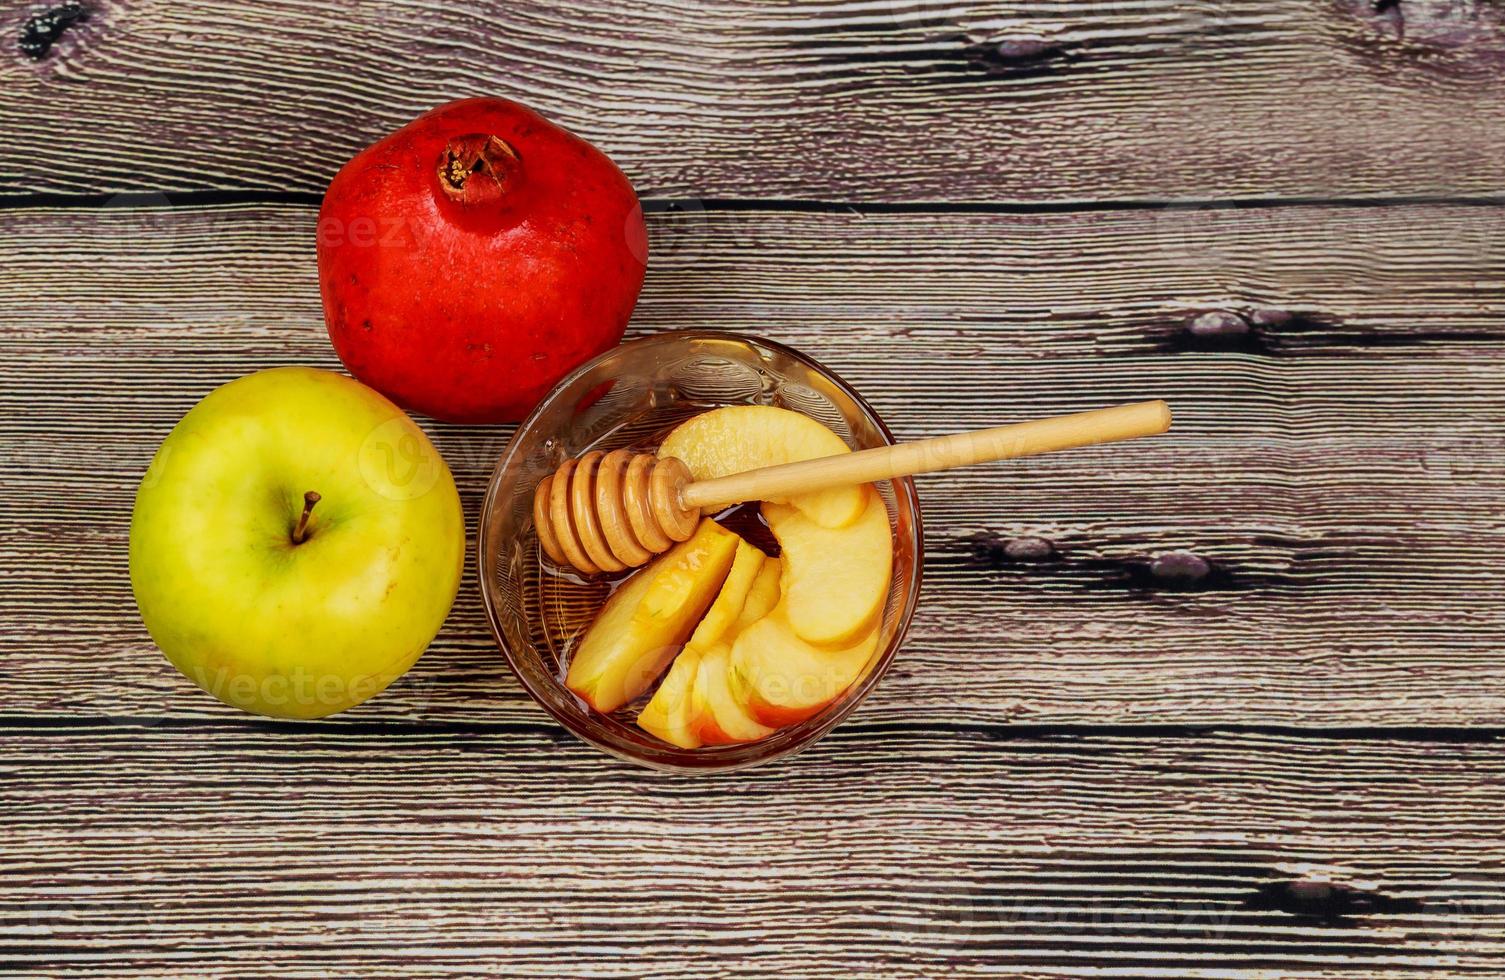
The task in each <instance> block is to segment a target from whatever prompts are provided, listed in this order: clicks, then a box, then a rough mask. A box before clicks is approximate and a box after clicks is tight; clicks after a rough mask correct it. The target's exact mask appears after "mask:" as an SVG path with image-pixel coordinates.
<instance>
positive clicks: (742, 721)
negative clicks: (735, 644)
mask: <svg viewBox="0 0 1505 980" xmlns="http://www.w3.org/2000/svg"><path fill="white" fill-rule="evenodd" d="M731 656H732V648H731V646H729V645H728V644H726V643H717V644H716V645H715V646H713V647H711V648H710V649H709V650H706V651H705V653H704V655H702V656H701V657H700V660H699V663H698V665H697V666H698V671H697V673H696V677H695V692H694V695H693V697H692V701H693V704H694V707H693V708H692V709H691V714H692V715H693V716H694V719H695V722H694V723H695V726H696V733H697V734H698V735H699V736H700V739H701V741H702V742H703V743H704V744H706V745H730V744H733V743H736V742H756V741H757V740H758V739H760V738H767V737H768V736H769V735H772V734H773V733H774V729H773V728H771V727H769V726H767V725H763V724H759V722H758V720H757V719H756V718H754V717H753V716H752V714H751V712H749V711H748V709H747V707H746V705H744V704H743V703H742V702H741V701H739V700H738V699H737V698H736V696H735V695H734V694H733V690H732V664H731Z"/></svg>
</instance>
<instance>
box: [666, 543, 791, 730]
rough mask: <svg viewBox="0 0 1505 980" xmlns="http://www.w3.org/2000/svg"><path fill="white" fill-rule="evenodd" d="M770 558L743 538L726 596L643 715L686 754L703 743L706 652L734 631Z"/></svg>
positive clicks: (697, 630)
mask: <svg viewBox="0 0 1505 980" xmlns="http://www.w3.org/2000/svg"><path fill="white" fill-rule="evenodd" d="M727 533H731V532H727ZM764 557H765V556H764V554H763V552H761V551H759V550H758V548H757V546H755V545H752V544H749V543H748V542H747V541H744V540H742V539H741V538H740V537H739V538H737V547H736V551H735V553H734V554H733V556H732V567H731V570H730V571H728V572H727V573H726V580H725V581H724V582H722V583H721V591H719V592H717V593H716V600H715V601H714V602H712V603H711V607H710V608H709V609H707V610H706V613H705V616H704V618H702V619H701V620H700V625H698V626H696V627H695V632H694V633H692V634H691V635H690V642H688V643H686V644H685V648H684V650H683V651H681V652H680V654H679V656H678V657H676V658H675V659H674V666H673V667H671V668H669V676H667V677H665V678H664V682H663V683H662V684H660V685H659V686H658V690H657V691H655V692H654V693H653V698H652V699H651V700H650V701H649V702H648V704H647V705H646V706H645V707H644V708H643V710H642V711H641V712H639V714H638V727H640V728H642V729H643V730H644V731H647V732H651V733H652V734H654V735H657V736H658V737H659V738H661V739H663V740H664V741H665V742H668V743H669V744H671V745H678V746H679V747H680V748H684V749H693V748H699V746H700V744H701V739H700V736H699V735H698V734H697V731H696V724H697V719H698V709H697V708H696V703H697V702H696V700H695V696H694V691H695V678H696V672H697V668H698V666H699V663H700V659H701V653H702V652H703V651H705V650H706V649H708V648H710V647H712V646H715V645H716V644H717V643H719V642H720V641H721V639H722V638H723V636H725V635H726V634H727V633H728V632H729V631H730V630H731V629H732V626H733V624H734V623H735V622H736V619H737V615H738V614H739V613H740V612H741V611H742V606H743V603H744V602H745V601H746V599H747V596H748V593H749V591H750V590H751V589H752V587H753V583H754V582H755V581H756V579H757V577H758V572H759V571H760V570H761V569H762V567H763V559H764Z"/></svg>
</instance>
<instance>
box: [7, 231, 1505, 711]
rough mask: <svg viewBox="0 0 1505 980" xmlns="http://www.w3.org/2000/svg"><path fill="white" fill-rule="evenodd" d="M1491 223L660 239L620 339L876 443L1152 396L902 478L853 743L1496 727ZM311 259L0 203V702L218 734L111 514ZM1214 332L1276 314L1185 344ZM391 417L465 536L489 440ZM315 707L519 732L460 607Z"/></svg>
mask: <svg viewBox="0 0 1505 980" xmlns="http://www.w3.org/2000/svg"><path fill="white" fill-rule="evenodd" d="M1501 215H1502V212H1501V211H1498V210H1495V209H1487V208H1466V207H1460V208H1409V207H1407V208H1347V209H1327V208H1288V209H1284V208H1283V209H1275V210H1269V211H1248V210H1240V211H1167V212H1150V211H1128V212H1113V213H1086V214H1054V215H1042V216H1028V217H1023V216H1005V215H986V214H970V215H877V216H875V215H854V214H841V215H834V214H769V213H714V212H704V213H699V214H688V215H679V216H667V215H659V216H655V217H654V221H653V222H652V234H653V236H654V240H655V244H656V246H658V248H657V251H656V252H655V256H656V257H655V259H654V260H653V263H652V267H651V268H650V270H649V276H648V281H647V285H646V287H645V290H644V294H643V299H642V303H641V305H640V308H639V312H638V314H637V316H636V318H635V320H634V324H633V329H634V330H635V331H639V332H642V331H651V330H661V329H669V328H685V327H697V328H705V327H713V328H720V329H728V330H742V331H747V332H753V333H760V334H765V335H767V336H770V337H773V338H775V339H778V340H782V341H785V342H788V343H792V344H794V345H796V346H798V347H801V348H803V349H805V350H807V351H809V352H810V353H812V354H814V355H815V356H817V357H818V358H820V359H822V360H823V361H825V362H826V363H828V364H830V365H832V366H833V367H835V368H836V369H838V370H839V371H840V372H842V373H843V374H844V375H846V376H847V377H848V378H849V379H850V380H852V381H853V382H855V383H856V384H857V386H858V387H859V388H860V389H861V390H863V391H864V392H865V393H867V394H868V395H869V396H870V398H871V399H872V400H873V401H874V403H875V404H876V405H877V406H878V407H879V409H880V411H882V412H883V413H884V414H885V415H886V417H887V418H888V419H889V420H890V421H891V422H892V423H893V425H894V428H895V429H896V430H897V431H898V433H899V434H900V435H901V436H902V437H907V438H916V437H922V436H926V435H931V434H937V433H940V432H945V431H948V430H953V429H958V428H963V427H967V426H980V425H984V424H987V423H990V422H997V421H1004V420H1008V419H1015V418H1022V417H1029V416H1035V415H1044V414H1049V413H1054V412H1064V411H1071V410H1078V409H1084V408H1089V407H1095V406H1099V405H1103V404H1108V403H1112V402H1117V401H1126V400H1131V399H1135V398H1145V397H1151V396H1164V397H1166V398H1168V399H1169V400H1170V401H1171V403H1172V405H1173V406H1174V408H1175V410H1176V412H1177V423H1176V428H1175V430H1174V432H1173V435H1172V436H1169V437H1166V438H1164V439H1162V440H1155V441H1146V442H1144V443H1143V444H1135V445H1128V446H1122V447H1117V448H1111V449H1103V450H1098V451H1087V452H1080V453H1074V454H1065V455H1062V456H1059V457H1055V458H1045V459H1040V460H1035V461H1030V462H1027V463H1021V464H1018V465H1013V466H1009V467H1006V468H1000V469H996V470H978V471H974V472H966V473H958V474H951V475H945V476H939V475H938V476H933V477H929V478H926V480H925V482H924V483H923V485H922V490H921V497H922V503H923V506H924V512H925V515H926V520H927V524H928V528H927V531H928V535H927V538H928V562H927V576H926V578H927V581H926V586H925V593H924V600H923V602H922V604H921V611H920V614H919V616H918V617H917V619H916V621H915V625H914V629H913V632H912V634H911V639H910V641H909V643H908V644H907V646H906V648H905V650H904V651H903V652H902V654H901V657H900V660H899V662H898V664H897V666H896V670H895V672H894V673H893V674H892V675H891V676H890V677H889V678H888V679H887V681H886V682H885V684H884V686H883V687H882V689H880V691H879V692H878V693H877V694H876V695H875V696H874V697H873V699H872V700H871V701H870V702H869V703H868V705H866V706H865V707H864V709H863V711H862V713H861V714H860V716H859V717H861V718H863V719H864V720H865V721H868V722H879V721H884V722H893V723H901V724H905V723H920V722H941V721H968V722H978V723H991V722H998V721H1003V720H1007V719H1023V720H1029V721H1037V722H1041V723H1064V722H1173V723H1216V722H1228V721H1234V722H1255V723H1271V724H1296V725H1388V724H1397V725H1398V724H1406V725H1439V724H1455V725H1497V724H1498V723H1499V719H1500V717H1502V709H1505V687H1502V685H1501V684H1500V683H1499V681H1500V679H1501V673H1500V671H1501V667H1500V664H1499V650H1500V649H1501V647H1502V643H1505V608H1502V607H1501V605H1500V603H1499V602H1498V596H1499V594H1500V590H1501V586H1502V583H1505V564H1502V563H1501V561H1500V559H1499V555H1500V554H1501V553H1502V545H1505V540H1502V538H1505V526H1502V524H1501V522H1500V519H1499V500H1500V495H1501V491H1502V489H1505V456H1502V454H1501V452H1500V449H1501V444H1500V440H1501V436H1500V432H1501V423H1502V421H1505V373H1502V372H1501V370H1500V364H1501V363H1502V361H1501V358H1502V355H1505V323H1502V321H1501V311H1502V309H1505V275H1502V273H1505V237H1501V236H1499V235H1497V234H1496V231H1497V229H1498V228H1499V227H1500V221H1501ZM312 240H313V213H312V209H310V208H293V207H282V208H257V207H244V208H225V209H211V210H201V211H158V212H149V211H125V210H117V209H106V210H104V211H91V210H84V211H56V212H53V211H19V212H9V213H4V214H0V267H3V268H5V269H6V270H7V274H6V276H5V277H4V278H3V279H0V309H4V310H5V311H6V316H5V319H4V321H3V323H0V335H3V341H4V342H3V344H0V371H3V372H4V376H5V378H6V381H5V384H4V385H3V387H0V451H3V453H4V456H5V459H4V464H5V465H4V472H5V474H6V493H5V494H4V495H3V496H0V576H3V579H4V582H3V588H0V613H3V616H0V636H3V638H4V642H5V645H6V648H7V650H8V651H11V654H10V656H9V657H8V658H7V659H8V660H9V661H10V662H11V663H12V664H13V665H14V664H24V669H11V670H7V671H5V672H3V674H0V703H3V704H4V705H5V708H6V710H8V711H11V712H18V713H24V714H29V715H33V716H66V717H112V718H120V717H141V718H163V717H184V716H190V715H212V716H215V717H224V716H226V714H227V713H228V709H223V708H221V707H220V706H218V705H217V704H216V703H214V702H213V701H211V700H210V699H208V698H207V697H206V696H204V695H202V694H200V693H199V692H197V691H196V690H194V689H192V688H191V687H190V686H189V685H188V684H187V683H186V682H184V681H183V680H182V679H181V678H179V677H178V676H177V675H176V674H175V672H174V671H173V670H172V669H171V667H169V666H168V665H167V664H166V662H165V661H164V660H163V659H162V658H161V657H160V655H158V654H157V653H156V652H155V651H154V650H153V648H152V646H151V644H150V641H149V639H148V638H147V636H146V634H145V632H144V630H143V629H142V628H141V626H140V624H139V622H138V620H137V618H136V616H135V613H134V609H133V604H132V601H131V597H130V591H129V585H128V582H127V578H126V557H125V554H126V552H125V540H126V531H127V524H128V519H129V512H130V506H131V500H132V497H133V494H134V487H135V483H136V481H137V480H138V479H139V476H140V474H141V473H142V472H143V471H144V469H145V466H146V463H147V461H148V459H149V457H150V455H151V453H152V451H153V450H154V448H155V446H156V444H157V443H158V442H159V441H160V439H161V438H162V437H163V436H164V435H165V434H166V432H167V431H168V430H169V428H170V427H171V425H172V424H173V423H174V422H175V421H176V419H177V418H178V417H179V416H180V415H181V414H182V413H183V412H184V411H186V410H187V409H188V408H189V407H190V406H191V405H192V404H193V403H194V402H195V401H196V400H197V399H198V398H200V397H201V396H202V395H203V394H204V393H205V392H207V391H208V390H209V389H210V388H211V387H213V386H214V385H216V384H219V383H222V382H224V381H227V380H229V379H231V378H234V377H237V376H239V375H241V374H244V373H246V372H249V371H251V370H255V369H257V368H261V367H267V366H271V365H275V364H285V363H300V362H301V363H312V364H319V365H324V366H330V367H335V366H337V362H336V361H335V360H334V358H333V356H332V354H331V352H330V349H329V347H328V344H327V341H326V339H325V337H324V333H323V329H322V326H321V320H320V313H319V305H318V297H317V289H316V282H315V271H314V264H313V249H312ZM1166 243H1171V244H1166ZM1218 307H1229V308H1235V309H1240V310H1244V311H1246V312H1247V311H1249V310H1255V309H1259V310H1266V311H1268V310H1270V309H1283V310H1294V311H1297V312H1299V313H1301V314H1302V315H1303V317H1305V319H1303V320H1299V321H1292V322H1288V323H1283V324H1277V325H1269V324H1265V325H1261V326H1258V327H1256V328H1254V332H1253V334H1252V335H1245V336H1242V337H1233V338H1232V339H1229V338H1227V337H1224V338H1223V339H1221V340H1219V339H1218V338H1216V337H1214V338H1212V339H1211V340H1209V339H1208V338H1207V337H1206V336H1201V337H1197V336H1193V335H1190V334H1187V333H1186V332H1185V330H1184V329H1183V328H1184V326H1185V323H1186V321H1187V320H1188V318H1189V317H1191V316H1192V315H1193V314H1195V313H1196V312H1197V311H1201V310H1205V309H1209V308H1218ZM1251 316H1252V314H1251ZM1254 319H1261V318H1260V317H1254ZM1263 319H1264V320H1269V319H1270V318H1269V317H1268V316H1266V317H1264V318H1263ZM1251 337H1252V340H1251ZM1191 341H1195V343H1192V342H1191ZM1209 344H1210V345H1211V346H1213V347H1216V346H1218V345H1219V344H1222V345H1225V346H1228V347H1230V348H1231V349H1227V350H1218V349H1210V350H1209V349H1196V348H1198V347H1199V346H1203V347H1205V346H1208V345H1209ZM429 430H430V431H431V432H432V433H433V434H434V437H435V439H436V441H437V443H438V445H439V446H440V447H441V449H442V451H443V452H444V453H445V455H446V457H447V458H448V459H449V461H450V463H451V465H452V467H453V468H454V470H455V472H456V475H457V477H458V479H459V482H460V485H461V489H462V493H463V495H464V499H465V503H466V507H467V511H468V514H469V516H470V518H471V520H472V521H474V519H475V516H476V511H477V509H478V507H479V503H480V496H481V493H482V491H483V489H484V485H485V481H486V478H487V476H488V474H489V470H490V468H491V465H492V462H493V460H494V459H495V458H496V456H497V455H498V454H499V453H500V451H501V448H502V446H503V445H504V443H505V439H506V437H507V434H508V430H507V429H504V428H474V429H462V428H456V427H448V426H438V425H430V426H429ZM1018 538H1043V539H1046V540H1048V541H1049V542H1050V545H1049V546H1048V547H1046V546H1045V545H1041V544H1039V543H1038V542H1036V543H1033V544H1026V545H1023V546H1020V545H1019V544H1017V543H1016V544H1015V545H1013V546H1012V547H1010V546H1009V545H1008V542H1009V541H1011V540H1013V539H1018ZM1032 549H1033V550H1032ZM1181 551H1190V552H1192V553H1194V554H1195V555H1196V556H1199V557H1200V558H1201V559H1203V560H1205V561H1206V562H1209V563H1210V567H1208V568H1207V569H1206V574H1205V575H1203V576H1202V577H1201V578H1200V579H1196V580H1195V581H1187V580H1186V579H1185V577H1186V576H1187V575H1191V576H1193V578H1195V576H1196V575H1197V573H1198V572H1199V571H1202V570H1203V566H1201V565H1199V564H1198V562H1197V560H1196V559H1187V558H1175V557H1173V558H1170V559H1164V558H1163V556H1164V555H1165V554H1167V553H1176V552H1181ZM1031 555H1033V556H1034V557H1035V558H1037V559H1038V558H1041V557H1043V559H1044V560H1033V561H1032V560H1029V559H1030V557H1031ZM1157 558H1160V559H1161V560H1159V561H1158V562H1157V561H1156V559H1157ZM1178 576H1179V577H1178ZM348 717H349V718H350V719H352V720H353V721H356V722H359V721H362V720H364V721H367V722H376V721H382V720H388V721H394V722H401V721H413V720H422V719H444V720H448V721H465V720H470V721H484V720H508V721H515V722H524V721H527V722H538V721H540V720H541V719H542V715H541V713H540V712H539V711H538V710H537V709H536V708H534V707H533V706H532V705H531V703H529V702H527V701H526V699H525V697H524V695H523V694H522V693H521V692H520V691H519V689H518V686H517V684H516V683H515V681H513V679H512V678H511V677H510V675H509V674H508V672H507V670H506V667H505V665H504V664H503V662H502V659H501V657H500V654H499V653H498V652H497V651H496V650H495V648H494V646H493V644H492V641H491V640H490V638H489V634H488V633H487V630H486V627H485V622H484V617H483V615H482V612H481V609H480V603H479V599H478V597H477V595H476V589H475V586H474V582H473V581H469V582H467V584H466V585H465V587H464V589H463V590H462V597H461V600H460V602H459V604H458V605H457V607H456V610H455V612H454V614H453V615H452V617H451V620H450V622H449V623H448V624H447V626H446V628H445V630H444V631H443V632H442V633H441V635H440V637H439V640H438V641H437V643H436V645H435V647H434V648H433V649H432V650H431V651H430V652H429V654H428V655H427V656H426V657H425V658H424V660H423V661H421V662H420V664H419V666H418V667H417V668H415V670H414V671H413V672H412V673H410V674H409V675H408V677H407V678H406V679H404V681H402V682H401V683H400V684H399V685H398V686H397V688H395V689H394V690H392V691H390V692H388V693H387V694H385V695H383V696H382V697H381V698H378V699H376V700H375V701H373V702H371V703H369V704H368V705H365V706H363V707H362V708H360V709H358V710H357V711H356V712H353V713H352V714H351V715H349V716H348Z"/></svg>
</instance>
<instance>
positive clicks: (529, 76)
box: [0, 0, 1505, 202]
mask: <svg viewBox="0 0 1505 980" xmlns="http://www.w3.org/2000/svg"><path fill="white" fill-rule="evenodd" d="M0 6H3V8H4V11H5V12H6V14H7V16H6V17H5V23H7V24H12V23H14V24H15V25H17V27H19V25H20V23H21V22H22V21H23V20H24V19H25V17H26V15H27V14H29V13H31V12H33V10H34V5H32V4H27V3H21V2H18V0H17V2H9V3H5V4H3V5H0ZM91 6H92V7H94V8H96V9H95V11H94V15H93V16H92V17H90V18H89V20H88V21H87V22H86V23H82V24H79V25H76V26H74V27H72V28H70V29H69V30H68V32H67V34H66V35H65V36H63V37H62V38H61V39H60V40H59V41H58V42H57V44H56V45H55V46H54V47H53V48H52V50H51V53H50V54H49V55H48V56H47V57H46V58H44V59H42V60H39V61H33V60H31V59H29V58H27V57H25V56H24V55H23V54H22V52H21V51H20V50H19V49H18V48H17V47H16V46H15V42H14V41H12V42H11V47H10V48H9V49H8V50H7V51H6V52H5V53H4V55H3V56H0V175H3V176H0V193H17V192H23V191H47V192H59V193H80V192H84V193H101V192H102V193H113V192H116V191H120V190H126V189H135V190H141V189H145V190H152V191H179V190H194V189H205V188H219V189H248V190H257V191H268V190H270V191H301V192H312V193H318V192H322V190H323V189H324V187H325V186H326V184H327V183H328V181H329V179H330V177H331V176H332V175H333V174H334V172H335V170H336V169H337V168H338V167H339V166H340V164H341V163H343V162H344V161H345V160H347V159H348V158H349V157H350V156H352V155H353V154H354V153H355V152H356V151H357V150H358V149H359V148H360V147H361V146H363V145H364V144H366V143H368V142H370V141H371V140H373V139H374V138H376V137H378V136H379V135H381V134H383V133H385V132H387V131H390V130H391V129H394V128H396V127H397V126H399V125H401V124H402V123H404V122H406V121H407V120H409V119H410V118H412V117H413V116H415V115H417V114H418V113H420V112H421V111H423V110H425V109H427V108H429V107H431V106H433V105H436V104H438V103H441V102H444V101H447V100H448V99H451V98H456V97H460V96H466V95H476V94H495V95H503V96H510V97H514V98H519V99H521V100H523V101H526V102H528V103H530V104H533V105H535V106H536V107H537V108H539V109H540V110H542V111H543V112H544V113H545V114H547V115H549V116H550V117H552V118H555V119H557V120H558V121H559V122H561V123H563V124H564V125H566V126H568V127H569V128H571V129H572V130H574V131H576V132H578V133H580V134H581V135H582V136H585V137H586V138H588V139H590V140H592V141H594V142H596V143H598V144H599V145H600V146H601V147H602V148H603V149H605V150H606V151H607V152H608V153H610V154H611V155H612V156H613V157H614V158H615V159H616V160H617V161H618V162H619V163H620V164H621V165H622V166H623V167H624V169H625V170H626V172H627V173H628V175H629V176H630V177H632V178H633V179H634V181H636V182H637V184H638V186H639V188H640V190H641V191H643V192H645V193H647V194H652V195H661V196H674V197H692V198H706V197H713V198H714V197H721V198H725V197H741V198H751V197H777V198H786V199H787V198H817V199H835V200H844V201H850V200H864V201H958V200H970V201H1011V202H1017V201H1027V202H1040V201H1079V200H1088V199H1092V200H1100V199H1105V198H1109V199H1145V198H1148V199H1172V200H1180V199H1186V198H1192V199H1203V198H1213V197H1239V196H1244V197H1247V196H1254V197H1272V196H1285V197H1318V196H1334V195H1336V196H1371V195H1375V196H1385V197H1390V196H1395V195H1472V194H1498V193H1500V191H1501V189H1502V187H1505V153H1501V152H1500V150H1501V148H1502V147H1505V97H1502V96H1505V74H1502V73H1501V72H1500V71H1499V68H1500V67H1501V66H1502V65H1505V26H1502V18H1501V17H1500V15H1499V14H1498V11H1497V10H1496V8H1495V7H1494V6H1493V5H1492V4H1491V3H1489V2H1482V0H1468V2H1458V3H1449V4H1443V3H1437V2H1432V0H1403V2H1401V3H1396V4H1385V5H1383V9H1382V11H1380V12H1378V13H1376V11H1375V10H1374V7H1375V6H1377V5H1373V4H1369V3H1360V2H1350V0H1323V2H1317V3H1312V2H1308V0H1269V2H1265V0H1262V2H1256V0H1193V2H1185V0H1123V2H1112V3H1064V4H1063V3H1059V2H1056V0H999V2H992V0H988V2H967V3H953V2H946V0H872V2H866V3H854V2H850V0H818V2H812V3H801V4H798V5H788V4H767V3H760V2H757V0H718V2H712V3H704V2H699V0H696V2H694V3H691V2H684V0H673V2H669V3H663V4H640V3H628V2H620V0H586V2H582V3H575V4H571V5H569V6H568V7H560V6H559V5H556V4H552V3H544V2H538V0H532V2H508V3H503V2H500V0H488V2H482V3H466V4H449V3H439V2H431V0H405V2H388V3H380V4H372V3H365V2H357V0H335V2H328V0H320V2H313V0H286V2H279V3H275V4H272V3H238V2H230V0H208V2H202V3H194V4H181V3H171V2H168V0H100V2H98V3H94V4H91ZM1398 18H1399V20H1400V21H1403V22H1404V23H1400V22H1398ZM64 120H66V124H64ZM1460 120H1467V124H1466V125H1460Z"/></svg>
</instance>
